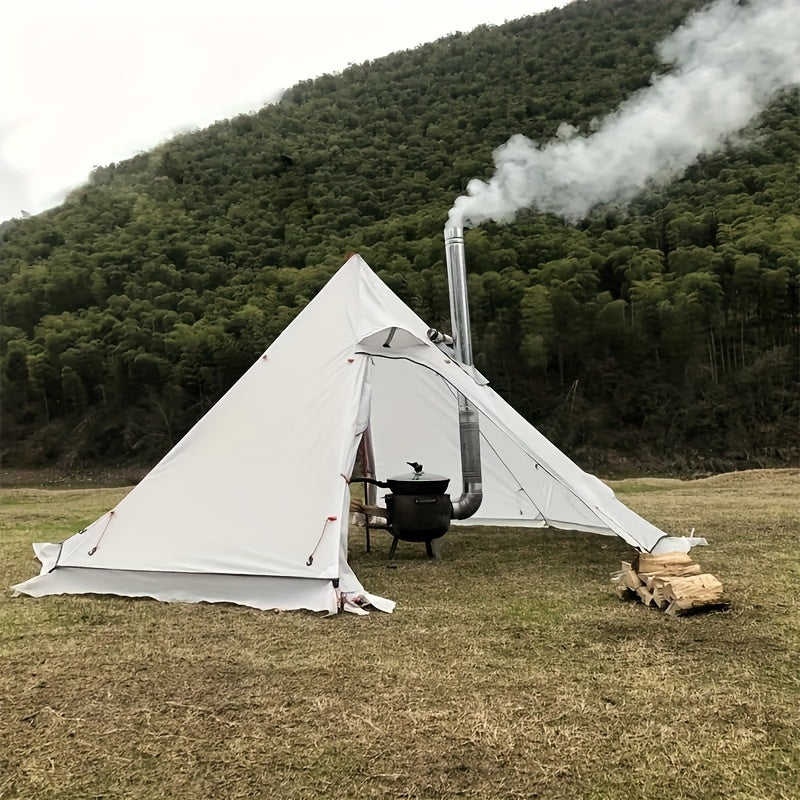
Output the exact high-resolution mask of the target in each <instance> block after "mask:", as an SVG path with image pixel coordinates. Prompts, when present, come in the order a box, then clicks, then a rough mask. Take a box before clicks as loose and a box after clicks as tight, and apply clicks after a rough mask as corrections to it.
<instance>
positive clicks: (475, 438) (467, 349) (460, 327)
mask: <svg viewBox="0 0 800 800" xmlns="http://www.w3.org/2000/svg"><path fill="white" fill-rule="evenodd" d="M444 252H445V260H446V261H447V282H448V285H449V287H450V319H451V322H452V325H453V338H454V339H455V347H454V354H455V357H456V359H457V360H458V361H460V362H461V363H462V364H465V365H467V366H470V367H471V366H472V365H473V364H472V334H471V332H470V324H469V300H468V298H467V266H466V259H465V258H464V229H463V228H461V227H446V228H445V229H444ZM458 428H459V435H460V439H461V477H462V481H463V488H462V494H461V497H459V498H457V499H456V500H453V519H466V518H467V517H471V516H472V515H473V514H474V513H475V512H476V511H477V510H478V509H479V508H480V505H481V501H482V500H483V477H482V475H481V440H480V428H479V427H478V410H477V409H476V408H475V406H473V405H472V403H470V401H469V400H468V399H467V398H466V397H464V395H462V394H459V395H458Z"/></svg>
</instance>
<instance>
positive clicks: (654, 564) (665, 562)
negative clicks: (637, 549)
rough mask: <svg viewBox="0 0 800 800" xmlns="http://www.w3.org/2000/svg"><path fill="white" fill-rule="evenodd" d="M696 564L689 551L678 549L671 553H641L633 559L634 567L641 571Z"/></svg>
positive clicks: (656, 570)
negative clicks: (684, 551)
mask: <svg viewBox="0 0 800 800" xmlns="http://www.w3.org/2000/svg"><path fill="white" fill-rule="evenodd" d="M692 564H694V561H693V560H692V557H691V556H690V555H689V554H688V553H683V552H681V551H679V550H676V551H674V552H671V553H659V554H658V555H655V554H653V553H639V554H638V555H637V556H636V558H634V560H633V568H634V569H635V570H636V571H637V572H639V573H642V572H664V571H665V570H668V569H671V568H674V567H680V566H691V565H692Z"/></svg>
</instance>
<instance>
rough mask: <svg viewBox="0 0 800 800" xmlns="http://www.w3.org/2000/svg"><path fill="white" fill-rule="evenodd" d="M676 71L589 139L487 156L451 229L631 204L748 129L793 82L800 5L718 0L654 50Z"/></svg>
mask: <svg viewBox="0 0 800 800" xmlns="http://www.w3.org/2000/svg"><path fill="white" fill-rule="evenodd" d="M658 54H659V56H660V58H661V59H662V60H663V61H665V62H667V63H670V64H673V65H674V69H673V70H672V71H671V72H669V73H668V74H664V75H659V76H655V77H653V79H652V80H651V82H650V85H649V86H648V87H647V88H645V89H643V90H641V91H640V92H637V93H636V94H634V95H633V96H631V97H630V98H629V99H628V100H626V101H625V102H624V103H622V105H620V106H619V107H618V108H617V109H616V111H614V112H613V113H611V114H610V115H609V116H607V117H606V118H605V119H603V120H602V121H601V122H600V123H599V126H598V127H597V129H596V130H595V132H593V133H591V134H590V135H575V134H576V130H575V128H573V127H572V126H571V125H567V124H562V125H561V127H560V128H559V131H558V134H557V138H556V139H554V140H553V141H551V142H549V143H548V144H546V145H544V146H542V147H540V146H539V145H537V143H536V142H533V141H531V140H530V139H528V138H526V137H525V136H522V135H520V134H517V135H515V136H512V137H511V139H509V140H508V142H506V144H504V145H502V146H501V147H499V148H498V149H497V150H495V152H494V156H493V157H494V162H495V167H496V171H495V174H494V176H493V177H492V178H491V179H490V180H489V181H488V182H486V181H482V180H478V179H474V180H472V181H470V182H469V184H468V186H467V194H466V195H463V196H462V197H459V198H457V199H456V201H455V204H454V205H453V208H452V209H451V211H450V218H449V221H448V224H449V225H477V224H479V223H480V222H482V221H483V220H486V219H493V220H495V221H496V222H510V221H511V220H512V219H513V218H514V216H515V214H516V213H517V212H518V211H519V210H520V209H523V208H532V209H536V210H538V211H551V212H554V213H556V214H558V215H560V216H562V217H563V218H564V219H566V220H568V221H573V222H574V221H577V220H579V219H582V218H583V217H585V216H586V214H587V213H588V211H589V210H590V209H591V208H593V207H594V206H596V205H598V204H601V203H615V204H616V203H623V202H627V201H629V200H631V199H632V198H633V197H634V196H635V195H636V194H637V193H638V192H639V191H640V190H641V189H642V188H643V187H645V186H647V185H649V184H652V183H664V182H666V181H668V180H670V179H672V178H675V177H678V176H680V175H681V174H682V173H683V172H684V170H685V169H686V168H687V167H688V166H689V165H690V164H692V163H693V162H694V161H695V160H696V159H697V157H698V156H700V155H702V154H707V153H712V152H714V151H716V150H718V149H720V147H722V146H723V145H724V144H725V143H726V142H727V141H728V140H730V139H731V137H732V136H733V135H734V134H736V133H737V132H739V131H741V130H742V129H743V128H744V127H746V126H747V125H748V123H750V122H751V121H752V120H753V118H754V117H756V116H757V115H758V114H759V112H761V111H762V110H763V109H764V108H765V107H766V106H767V104H768V103H769V102H770V101H771V100H772V99H773V98H774V97H775V95H776V94H777V93H778V92H779V91H780V90H781V89H783V88H786V87H789V86H793V85H797V84H800V0H751V2H750V3H748V4H746V5H739V4H738V3H737V2H735V0H717V2H715V3H713V4H712V5H711V6H709V7H708V8H707V9H705V10H704V11H701V12H698V13H695V14H693V15H692V16H690V17H689V18H688V19H687V21H686V22H685V23H684V24H683V25H682V26H681V27H680V28H678V29H677V30H676V31H675V32H674V33H672V34H671V35H670V36H669V37H668V38H667V39H666V40H664V41H663V42H662V43H661V44H660V45H659V47H658Z"/></svg>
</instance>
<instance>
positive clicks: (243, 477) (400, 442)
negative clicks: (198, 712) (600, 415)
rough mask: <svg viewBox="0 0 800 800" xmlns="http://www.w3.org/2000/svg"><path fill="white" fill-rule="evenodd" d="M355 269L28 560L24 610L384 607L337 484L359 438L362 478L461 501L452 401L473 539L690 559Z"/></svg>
mask: <svg viewBox="0 0 800 800" xmlns="http://www.w3.org/2000/svg"><path fill="white" fill-rule="evenodd" d="M427 330H428V326H427V325H426V324H425V323H424V322H423V321H422V320H421V319H420V318H419V317H418V316H417V315H416V314H414V313H413V312H412V311H411V309H409V308H408V307H407V306H406V305H405V304H404V303H403V302H402V301H401V300H400V299H399V298H398V297H397V296H396V295H395V294H394V293H393V292H392V291H391V290H390V289H389V288H388V287H387V286H386V285H385V284H384V283H383V282H382V281H381V280H380V279H379V278H378V277H377V275H375V273H374V272H373V271H372V270H371V269H370V268H369V267H368V266H367V264H366V263H365V262H364V261H363V260H362V259H361V258H360V257H359V256H353V257H352V258H350V260H349V261H348V262H347V263H346V264H345V265H344V266H343V267H342V268H341V269H340V270H339V271H338V272H337V273H336V274H335V275H334V276H333V278H331V280H330V281H329V282H328V284H327V285H326V286H325V287H324V288H323V289H322V291H320V292H319V294H318V295H317V296H316V297H315V298H314V299H313V300H312V301H311V303H309V304H308V306H307V307H306V308H305V309H304V310H303V311H302V312H301V313H300V314H299V315H298V316H297V317H296V318H295V319H294V321H293V322H292V323H291V324H290V325H289V326H288V327H287V328H286V330H285V331H284V332H283V333H282V334H281V335H280V336H279V337H278V338H277V339H276V340H275V342H274V343H273V344H272V345H271V346H270V347H269V349H268V350H267V351H266V352H265V353H264V354H263V355H262V356H261V357H260V358H259V359H258V361H256V363H255V364H253V366H252V367H251V368H250V369H249V370H248V371H247V372H246V373H245V374H244V375H243V376H242V377H241V379H240V380H239V381H238V382H237V383H236V384H235V385H234V386H233V387H232V388H231V389H230V391H228V392H227V394H226V395H225V396H224V397H223V398H222V399H221V400H220V401H219V402H218V403H217V404H216V405H215V406H214V407H213V408H212V409H211V410H210V411H209V412H208V413H207V414H206V415H205V416H204V417H203V418H202V419H201V420H200V421H199V422H198V423H197V424H196V425H195V426H194V428H192V430H191V431H189V433H187V434H186V436H185V437H184V438H183V439H182V440H181V441H180V442H179V443H178V444H177V445H176V446H175V447H174V448H173V449H172V450H171V451H170V452H169V453H168V454H167V455H166V456H165V457H164V458H163V459H162V460H161V462H159V464H158V465H156V467H155V468H154V469H153V470H152V471H151V472H150V473H148V475H147V476H146V477H145V478H144V480H143V481H142V482H141V483H140V484H139V485H137V486H136V487H135V488H134V489H132V490H131V492H130V493H129V494H128V495H127V496H126V497H125V498H123V500H122V501H121V502H120V503H119V504H118V505H117V506H116V508H114V509H112V510H111V511H109V512H108V513H107V514H106V515H104V516H103V517H101V518H100V519H98V520H96V521H95V522H93V523H92V524H91V525H89V526H88V527H87V528H86V529H85V530H84V531H81V532H80V533H77V534H75V535H73V536H72V537H70V538H69V539H67V540H66V541H65V542H64V543H63V544H61V545H36V546H35V547H36V548H37V555H39V557H40V559H41V561H42V572H41V574H40V575H39V576H37V577H35V578H32V579H31V580H29V581H26V582H24V583H21V584H18V585H17V586H15V587H13V588H14V590H15V591H16V592H17V593H26V594H31V595H36V596H40V595H44V594H59V593H70V594H73V593H86V592H95V593H108V594H119V595H124V596H140V595H143V596H150V597H155V598H157V599H160V600H180V601H187V602H201V601H206V602H233V603H241V604H244V605H249V606H254V607H256V608H287V609H288V608H309V609H312V610H318V611H328V612H333V611H335V610H336V608H337V607H342V605H344V606H345V607H347V608H348V609H349V610H359V609H360V608H361V607H362V606H363V605H366V604H372V605H374V606H376V607H380V608H382V609H384V610H391V608H392V606H393V603H391V601H387V600H383V599H382V598H378V597H375V596H373V595H370V594H368V593H367V592H365V590H364V588H363V587H362V586H361V584H360V583H359V581H358V579H357V578H356V576H355V574H354V573H353V571H352V570H351V569H350V567H349V565H348V563H347V525H348V513H347V512H348V507H349V499H350V494H349V486H348V483H347V479H348V477H349V476H350V475H351V474H352V470H353V466H354V462H355V458H356V451H357V448H358V445H359V442H360V440H361V436H362V434H363V433H364V431H365V430H366V429H367V427H368V426H369V428H370V430H371V434H372V441H373V448H374V454H375V460H376V474H377V475H378V476H382V477H387V476H391V475H395V474H397V473H399V472H403V471H405V464H406V462H407V461H419V462H421V463H422V464H424V466H425V469H426V471H427V472H433V473H437V474H440V475H445V476H449V477H450V478H451V484H450V492H451V494H453V495H454V496H455V495H458V494H459V492H460V486H461V462H460V451H459V432H458V412H457V400H456V395H457V393H459V392H460V393H462V394H464V395H465V396H467V397H469V399H470V400H471V402H472V403H473V405H474V406H475V407H476V408H477V409H478V411H479V412H480V425H481V452H482V468H483V485H484V498H483V503H482V505H481V508H480V509H479V511H478V513H477V514H476V515H475V516H474V517H472V518H471V519H468V520H464V521H462V524H469V525H503V526H506V525H516V526H526V527H534V528H536V527H544V526H553V527H557V528H564V529H575V530H584V531H590V532H594V533H600V534H608V535H616V536H619V537H621V538H623V539H624V540H625V541H627V542H628V543H629V544H631V545H633V546H634V547H636V548H638V549H640V550H645V551H653V550H654V549H658V550H659V551H663V550H665V549H688V547H689V546H691V544H693V543H695V541H694V540H678V539H672V538H669V537H667V536H666V534H665V533H664V532H663V531H661V530H659V529H658V528H656V527H655V526H654V525H651V524H650V523H649V522H647V521H646V520H644V519H642V518H641V517H640V516H638V515H637V514H635V513H634V512H633V511H631V510H630V509H628V508H627V507H626V506H624V505H623V504H622V503H620V502H619V501H618V500H617V499H616V498H615V496H614V494H613V492H612V491H611V490H610V489H609V488H608V487H606V486H605V485H604V484H603V483H602V482H601V481H599V480H598V479H597V478H595V477H593V476H591V475H589V474H587V473H585V472H583V470H581V469H580V468H579V467H578V466H577V465H575V464H574V463H573V462H572V461H570V460H569V459H568V458H567V457H566V456H565V455H564V454H563V453H561V452H560V451H559V450H558V448H556V447H555V446H554V445H553V444H552V443H550V442H549V441H548V440H547V439H545V438H544V437H543V436H542V435H541V434H540V433H539V432H538V431H536V429H535V428H533V426H531V425H530V424H529V423H528V422H527V421H526V420H524V419H523V418H522V417H521V416H520V415H519V414H517V413H516V412H515V411H514V410H513V409H512V408H511V406H509V405H508V404H507V403H506V402H505V401H504V400H503V399H502V398H501V397H500V396H499V395H497V394H496V393H495V392H494V391H493V390H492V389H491V388H490V387H489V386H488V385H485V382H484V381H479V380H476V378H475V376H474V374H472V373H471V371H468V370H465V369H464V368H463V367H462V366H460V365H459V364H458V363H456V362H455V361H454V360H453V359H452V358H451V357H450V356H449V355H448V354H447V352H443V351H442V350H441V349H439V347H437V346H436V345H434V344H432V343H431V342H430V341H429V340H428V339H427V335H426V334H427Z"/></svg>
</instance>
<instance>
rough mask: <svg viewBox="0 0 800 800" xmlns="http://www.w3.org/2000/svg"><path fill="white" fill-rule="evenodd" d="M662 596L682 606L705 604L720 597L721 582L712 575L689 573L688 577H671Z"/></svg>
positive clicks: (689, 606)
mask: <svg viewBox="0 0 800 800" xmlns="http://www.w3.org/2000/svg"><path fill="white" fill-rule="evenodd" d="M663 592H664V597H666V598H667V599H668V600H671V601H674V602H676V603H678V604H679V607H682V608H691V607H692V606H694V605H705V604H707V603H709V602H716V601H718V600H721V599H722V583H721V582H720V581H718V580H717V579H716V578H715V577H714V576H713V575H711V574H709V573H706V574H704V575H690V576H689V577H688V578H672V580H670V581H669V582H668V583H667V584H666V585H665V586H664V589H663Z"/></svg>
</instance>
